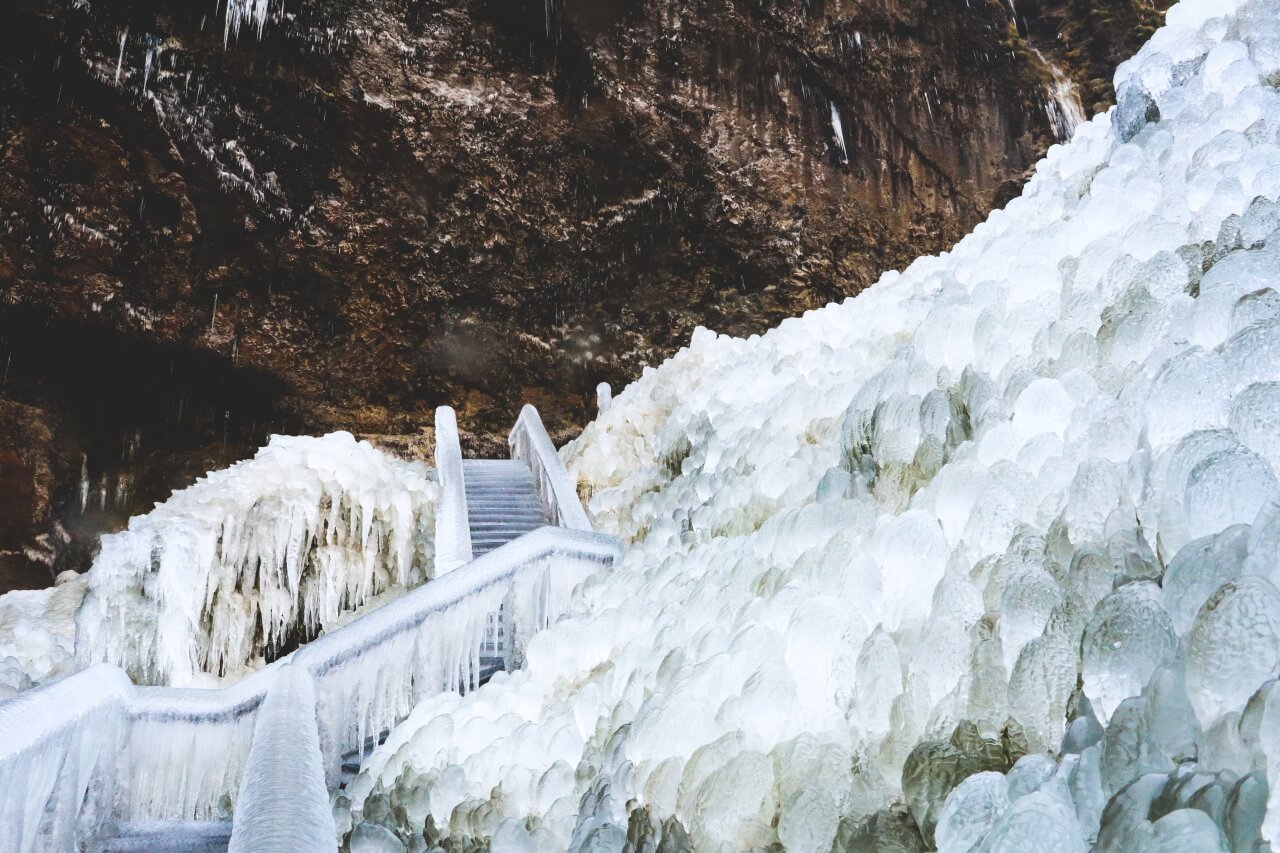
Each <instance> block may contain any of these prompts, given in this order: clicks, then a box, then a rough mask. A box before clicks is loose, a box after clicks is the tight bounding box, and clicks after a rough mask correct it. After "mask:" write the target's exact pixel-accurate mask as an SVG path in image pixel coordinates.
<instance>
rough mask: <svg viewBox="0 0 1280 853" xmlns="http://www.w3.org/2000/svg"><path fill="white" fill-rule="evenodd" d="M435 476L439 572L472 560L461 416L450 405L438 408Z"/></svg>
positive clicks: (436, 566)
mask: <svg viewBox="0 0 1280 853" xmlns="http://www.w3.org/2000/svg"><path fill="white" fill-rule="evenodd" d="M436 477H437V478H439V482H440V502H439V504H437V505H436V565H435V573H436V575H437V576H439V575H443V574H446V573H448V572H451V571H453V570H454V569H456V568H458V566H461V565H465V564H466V563H469V562H471V556H472V551H471V526H470V524H469V521H468V514H467V490H466V482H465V480H464V479H463V475H462V446H461V444H460V443H459V442H458V419H457V416H456V415H455V414H454V412H453V409H452V408H451V407H450V406H439V407H437V408H436Z"/></svg>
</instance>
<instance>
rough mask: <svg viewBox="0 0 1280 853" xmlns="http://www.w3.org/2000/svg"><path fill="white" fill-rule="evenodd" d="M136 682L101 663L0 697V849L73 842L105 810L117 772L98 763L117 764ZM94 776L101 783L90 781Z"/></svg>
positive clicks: (25, 852)
mask: <svg viewBox="0 0 1280 853" xmlns="http://www.w3.org/2000/svg"><path fill="white" fill-rule="evenodd" d="M133 689H134V688H133V685H132V684H131V683H130V681H129V676H127V675H125V673H124V670H122V669H120V668H118V667H115V666H111V665H109V664H101V665H98V666H93V667H90V668H88V669H86V670H83V671H82V672H79V673H77V674H76V675H74V676H71V677H69V678H63V679H61V680H59V681H55V682H52V683H50V684H47V685H43V686H41V687H37V688H35V689H33V690H30V691H27V692H26V693H20V694H18V695H17V696H15V697H13V698H12V699H9V700H8V701H6V702H0V850H5V851H12V853H31V851H34V850H46V849H57V850H61V849H72V848H73V846H74V844H75V843H76V841H77V840H78V839H80V838H85V837H88V836H89V835H91V834H93V832H95V831H96V830H97V828H98V827H99V826H100V825H101V824H102V823H103V822H104V821H105V820H106V818H107V817H109V808H110V805H111V803H112V801H113V799H114V796H115V788H114V783H115V779H116V774H115V772H109V773H108V772H101V770H102V769H105V768H100V767H99V763H100V761H101V762H102V763H103V764H105V765H106V766H109V767H110V768H111V770H112V771H114V770H115V769H116V766H115V764H114V758H115V755H114V752H115V748H114V747H115V743H114V742H115V741H117V740H118V738H119V737H120V735H121V730H122V729H123V728H124V726H123V717H124V714H123V710H124V707H125V704H126V703H127V701H128V699H129V696H130V694H131V692H132V691H133ZM98 778H101V779H104V780H105V781H106V784H102V785H97V786H94V785H91V783H92V782H93V781H94V780H95V779H98ZM68 807H69V808H70V810H71V815H67V814H63V813H60V811H61V810H63V809H67V808H68ZM82 812H84V813H86V816H87V819H86V820H84V821H82V820H80V815H81V813H82ZM37 843H39V844H40V845H41V846H40V847H37V846H36V845H37Z"/></svg>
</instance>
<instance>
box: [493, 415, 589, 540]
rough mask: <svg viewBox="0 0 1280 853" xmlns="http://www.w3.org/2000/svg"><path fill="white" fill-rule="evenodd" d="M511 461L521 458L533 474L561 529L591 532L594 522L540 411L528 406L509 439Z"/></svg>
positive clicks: (543, 501)
mask: <svg viewBox="0 0 1280 853" xmlns="http://www.w3.org/2000/svg"><path fill="white" fill-rule="evenodd" d="M507 444H508V445H509V446H510V447H511V458H512V459H519V460H521V461H522V462H524V463H525V464H526V465H528V466H529V468H530V469H531V470H532V471H533V478H534V481H535V482H536V483H537V484H538V494H539V495H540V496H541V497H542V503H543V506H545V507H546V508H547V509H548V510H549V511H550V513H551V516H552V518H554V519H555V521H556V523H557V524H558V525H560V526H561V527H567V528H569V529H570V530H586V531H590V530H591V529H592V528H591V521H590V520H589V519H588V518H587V511H586V510H585V509H583V508H582V502H581V501H580V500H578V489H577V487H576V486H574V484H573V479H572V478H571V477H570V476H569V472H568V471H567V470H566V469H565V467H564V462H563V461H561V459H560V454H559V453H558V452H557V451H556V446H555V445H554V444H553V443H552V442H551V436H549V435H547V428H546V427H545V426H543V424H542V417H541V416H540V415H539V414H538V410H537V409H536V408H534V407H533V406H531V405H525V407H524V408H523V409H521V410H520V417H518V418H516V425H515V426H514V427H512V429H511V434H510V436H508V438H507Z"/></svg>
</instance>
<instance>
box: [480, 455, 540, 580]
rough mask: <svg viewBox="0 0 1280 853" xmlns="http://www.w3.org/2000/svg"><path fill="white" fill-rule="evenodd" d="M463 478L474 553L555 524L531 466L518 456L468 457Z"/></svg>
mask: <svg viewBox="0 0 1280 853" xmlns="http://www.w3.org/2000/svg"><path fill="white" fill-rule="evenodd" d="M462 479H463V483H464V484H465V486H466V492H467V514H468V516H469V521H470V528H471V549H472V553H473V554H474V556H476V557H479V556H480V555H482V554H487V553H489V552H490V551H492V550H493V549H494V548H497V547H499V546H502V545H505V544H507V543H508V542H510V541H511V540H512V539H515V538H516V537H517V536H522V535H524V534H525V533H528V532H529V531H531V530H535V529H537V528H539V527H542V526H543V525H545V524H551V523H552V522H551V520H550V519H548V518H547V514H546V510H545V509H543V506H542V501H541V499H539V497H538V489H537V486H536V485H535V484H534V481H533V473H532V472H531V471H530V470H529V467H528V466H527V465H526V464H525V463H524V462H521V461H520V460H518V459H466V460H463V463H462Z"/></svg>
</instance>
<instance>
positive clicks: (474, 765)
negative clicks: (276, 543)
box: [340, 0, 1280, 853]
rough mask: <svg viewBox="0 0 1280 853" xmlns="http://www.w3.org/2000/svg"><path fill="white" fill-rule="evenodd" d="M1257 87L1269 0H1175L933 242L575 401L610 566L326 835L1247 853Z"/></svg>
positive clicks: (1269, 666)
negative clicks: (1006, 189) (1098, 109)
mask: <svg viewBox="0 0 1280 853" xmlns="http://www.w3.org/2000/svg"><path fill="white" fill-rule="evenodd" d="M1278 81H1280V2H1277V0H1248V2H1242V0H1183V2H1181V3H1180V4H1178V5H1176V6H1175V7H1174V8H1173V9H1172V10H1171V11H1170V12H1169V13H1168V16H1167V22H1166V25H1165V26H1164V28H1162V29H1161V30H1160V31H1158V32H1157V33H1156V34H1155V36H1154V37H1153V38H1152V39H1151V41H1150V43H1149V44H1148V45H1147V46H1146V47H1144V48H1143V50H1142V51H1141V52H1140V53H1139V54H1138V55H1137V56H1136V57H1135V58H1133V59H1132V60H1131V61H1129V62H1127V63H1125V64H1124V65H1123V66H1122V67H1121V68H1120V69H1119V71H1118V72H1117V75H1116V85H1117V89H1118V103H1119V104H1120V106H1119V107H1117V108H1116V109H1114V110H1112V111H1111V112H1109V113H1108V114H1106V115H1102V116H1098V117H1096V118H1094V119H1093V120H1092V121H1088V122H1085V123H1083V124H1081V125H1080V126H1079V127H1078V128H1076V130H1075V133H1074V135H1073V137H1072V139H1071V141H1070V143H1068V144H1065V145H1062V146H1055V147H1054V148H1053V149H1051V150H1050V152H1049V154H1048V156H1047V157H1046V159H1045V160H1044V161H1043V162H1041V163H1040V165H1039V167H1038V169H1037V172H1036V174H1035V177H1034V178H1033V179H1032V180H1031V181H1030V183H1029V184H1028V185H1027V187H1026V188H1025V190H1024V192H1023V194H1022V196H1021V197H1020V198H1018V199H1016V200H1014V201H1013V202H1011V203H1010V204H1009V206H1008V207H1007V208H1006V209H1005V210H1002V211H997V212H996V213H993V214H992V215H991V216H990V217H989V219H988V220H987V221H986V222H984V223H983V224H981V225H979V226H978V227H977V228H976V229H975V230H974V232H973V233H972V234H971V235H969V236H968V237H967V238H965V239H964V240H962V241H961V242H960V243H959V244H958V245H957V246H956V247H955V248H954V250H953V251H951V252H949V253H946V254H943V255H940V256H937V257H927V258H921V259H920V260H918V261H917V262H916V263H914V264H912V265H911V266H910V267H909V268H908V269H906V270H905V271H903V272H901V273H896V272H894V273H888V274H886V275H885V276H884V277H883V278H882V279H881V281H880V282H879V283H878V284H876V285H875V286H873V287H871V288H870V289H869V290H867V291H866V292H864V293H862V294H861V295H859V296H858V297H856V298H854V299H850V300H848V301H846V302H845V303H844V304H841V305H832V306H829V307H827V308H826V309H824V310H820V311H813V312H810V313H808V314H806V315H805V316H804V317H802V318H796V319H793V320H788V321H785V322H783V323H782V324H781V325H780V326H779V327H778V328H776V329H774V330H773V331H771V332H769V333H768V334H765V335H762V336H759V337H752V338H750V339H747V340H742V339H735V338H730V337H725V336H717V335H715V334H713V333H711V332H708V331H699V332H697V333H696V334H695V335H694V338H693V340H692V341H691V343H690V345H689V346H688V347H687V348H686V349H684V350H682V351H681V352H680V353H679V354H677V355H676V356H675V357H674V358H672V359H671V360H670V361H668V362H667V363H666V364H664V365H662V366H661V367H660V368H658V369H656V370H648V371H646V372H645V374H644V376H643V377H642V378H640V379H639V380H638V381H636V382H635V383H633V384H632V385H631V386H629V387H628V388H626V389H625V390H624V391H623V392H622V393H620V394H619V395H617V396H616V397H615V398H613V399H612V401H611V402H610V404H609V406H608V407H607V408H603V407H602V410H601V412H600V414H599V417H598V419H597V420H596V422H595V423H594V424H592V425H590V426H589V427H588V428H587V429H586V431H585V432H584V433H583V435H582V436H581V438H580V439H579V440H578V441H577V442H575V443H574V445H572V446H571V447H570V448H569V449H568V450H567V453H566V458H567V460H568V467H569V470H570V472H571V473H572V474H573V475H574V477H576V479H577V480H578V483H579V485H580V487H581V488H582V489H583V490H584V492H585V493H586V494H589V495H590V496H591V498H590V503H589V509H590V511H591V513H592V515H593V517H594V520H595V522H596V526H597V528H598V529H603V530H605V531H609V532H615V533H618V534H620V535H622V536H623V537H624V538H626V539H628V540H630V542H631V543H632V544H631V548H630V549H629V551H628V552H627V555H626V557H625V559H624V560H623V563H622V565H621V566H620V567H619V569H618V570H617V571H615V572H614V573H612V574H610V575H609V576H600V577H597V578H595V579H593V580H592V581H589V582H588V583H586V584H585V585H584V587H583V589H582V594H581V597H580V599H579V600H578V601H577V602H576V604H575V605H574V607H573V608H572V609H571V611H570V612H569V614H568V615H567V616H565V617H563V618H562V619H561V620H560V621H559V622H557V623H556V624H555V625H553V626H551V627H550V628H549V629H548V630H547V631H545V632H543V633H542V634H540V635H538V636H537V637H536V638H535V640H534V641H533V642H532V643H531V644H530V646H529V649H528V654H527V663H526V667H525V668H524V669H523V670H521V671H520V672H516V673H512V674H511V675H510V676H508V677H507V678H506V679H505V680H503V681H502V683H501V685H491V686H489V687H486V688H483V689H481V690H479V691H477V692H475V693H472V694H468V695H467V696H466V697H464V698H462V699H458V698H457V697H439V698H436V699H430V700H427V701H426V702H424V703H422V704H420V705H419V706H418V708H417V709H416V710H415V712H414V714H413V716H412V717H411V718H410V719H409V720H408V721H407V722H406V723H404V724H403V725H401V726H400V727H399V728H398V729H397V730H396V731H395V732H394V733H393V734H392V737H391V738H390V740H389V741H388V743H387V744H386V746H385V747H383V748H381V749H379V750H378V751H376V752H375V753H374V755H373V756H372V757H371V758H370V759H369V760H368V761H367V762H366V763H365V766H364V769H363V771H362V774H361V775H360V776H359V777H357V778H356V779H355V780H354V781H353V783H352V784H351V786H349V788H348V794H349V797H350V807H351V810H352V811H351V815H352V821H353V826H354V830H353V832H352V834H351V836H350V838H351V839H352V840H353V850H354V849H370V850H373V849H382V848H378V847H376V846H372V845H374V843H375V842H376V841H377V840H379V839H382V840H384V841H385V840H386V839H389V838H396V839H398V841H396V842H394V843H397V844H400V843H408V842H409V841H410V840H411V839H413V838H415V837H417V838H419V839H421V840H419V841H415V842H413V843H414V844H419V845H421V844H423V843H425V844H426V846H427V847H430V846H432V845H434V844H438V843H441V842H442V839H443V838H444V837H446V836H448V837H450V838H452V839H453V843H457V844H465V843H470V842H478V841H480V840H482V839H490V842H491V843H492V845H493V847H494V848H495V849H504V850H564V849H569V850H587V849H615V848H620V847H621V846H622V845H623V844H624V843H627V840H628V839H630V843H632V844H634V845H636V847H637V849H654V848H656V847H657V846H658V845H659V844H666V845H670V846H672V847H673V848H681V847H682V846H690V847H692V848H693V849H697V850H721V849H732V850H746V849H751V848H768V847H769V846H770V845H773V844H781V845H783V846H784V847H785V848H786V849H787V850H788V851H821V853H826V851H829V850H833V849H835V850H867V849H894V850H925V849H929V848H931V847H932V846H933V845H936V846H937V849H939V850H943V851H948V853H958V851H974V850H979V851H1011V853H1012V851H1029V850H1038V851H1039V850H1053V851H1081V853H1083V851H1086V850H1089V849H1091V848H1092V849H1094V850H1097V851H1100V853H1105V851H1126V853H1130V852H1131V851H1165V850H1175V849H1176V850H1179V851H1233V853H1235V851H1244V850H1249V851H1255V850H1259V849H1267V848H1265V847H1264V846H1261V845H1264V844H1265V843H1267V842H1270V843H1271V844H1272V845H1274V844H1276V843H1277V842H1280V727H1278V726H1277V724H1276V721H1277V720H1280V716H1277V714H1273V713H1272V711H1274V710H1275V709H1276V706H1277V703H1278V702H1280V693H1278V692H1277V688H1276V685H1277V684H1278V683H1280V682H1277V681H1276V678H1277V676H1280V592H1278V591H1277V590H1278V589H1280V504H1278V503H1277V499H1278V497H1280V495H1278V494H1277V479H1276V477H1277V471H1280V444H1277V439H1276V434H1277V425H1280V390H1277V389H1280V295H1278V294H1280V207H1278V206H1277V204H1278V203H1280V94H1278V93H1277V91H1276V84H1277V82H1278ZM1273 700H1274V701H1273ZM344 804H345V802H344V803H341V804H340V805H344ZM354 842H359V843H360V844H364V843H366V842H367V843H368V845H371V846H367V847H364V848H357V847H356V846H355V844H354ZM387 843H388V844H390V843H392V842H390V841H388V842H387ZM876 845H885V846H881V847H877V846H876Z"/></svg>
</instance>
